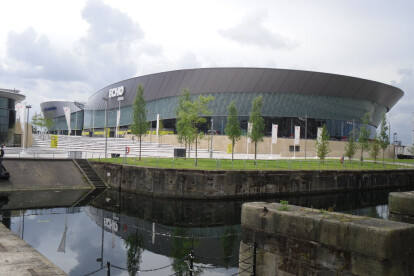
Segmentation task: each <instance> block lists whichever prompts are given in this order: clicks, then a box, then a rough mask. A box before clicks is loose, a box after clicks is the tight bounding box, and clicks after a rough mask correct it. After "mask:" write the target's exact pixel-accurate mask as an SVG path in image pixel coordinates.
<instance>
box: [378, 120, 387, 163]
mask: <svg viewBox="0 0 414 276" xmlns="http://www.w3.org/2000/svg"><path fill="white" fill-rule="evenodd" d="M378 139H379V143H380V147H381V149H382V162H384V155H385V150H386V149H387V147H388V145H389V144H390V137H389V136H388V124H387V117H386V116H385V113H384V114H382V121H381V126H380V134H379V137H378Z"/></svg>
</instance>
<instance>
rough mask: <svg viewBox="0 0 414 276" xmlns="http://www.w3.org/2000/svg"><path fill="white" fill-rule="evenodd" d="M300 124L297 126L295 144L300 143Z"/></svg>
mask: <svg viewBox="0 0 414 276" xmlns="http://www.w3.org/2000/svg"><path fill="white" fill-rule="evenodd" d="M299 139H300V126H295V145H299Z"/></svg>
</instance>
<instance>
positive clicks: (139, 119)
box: [131, 84, 149, 160]
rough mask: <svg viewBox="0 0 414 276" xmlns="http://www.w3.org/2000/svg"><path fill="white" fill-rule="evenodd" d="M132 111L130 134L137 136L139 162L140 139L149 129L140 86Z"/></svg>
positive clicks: (140, 86)
mask: <svg viewBox="0 0 414 276" xmlns="http://www.w3.org/2000/svg"><path fill="white" fill-rule="evenodd" d="M132 109H133V113H132V125H131V133H132V134H135V135H137V137H138V139H139V160H141V142H142V137H143V136H144V135H145V134H146V133H147V131H148V129H149V122H147V107H146V102H145V99H144V87H143V86H142V84H140V85H139V86H138V89H137V94H136V95H135V100H134V104H133V105H132Z"/></svg>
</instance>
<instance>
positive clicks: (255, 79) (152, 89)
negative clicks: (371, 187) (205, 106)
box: [85, 68, 404, 110]
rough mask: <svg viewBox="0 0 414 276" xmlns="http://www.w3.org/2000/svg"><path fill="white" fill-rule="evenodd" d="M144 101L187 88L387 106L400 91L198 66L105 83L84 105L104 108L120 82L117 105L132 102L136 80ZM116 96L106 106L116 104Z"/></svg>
mask: <svg viewBox="0 0 414 276" xmlns="http://www.w3.org/2000/svg"><path fill="white" fill-rule="evenodd" d="M140 83H141V84H142V85H143V86H144V88H145V92H144V96H145V98H146V100H147V101H152V100H157V99H160V98H166V97H174V96H179V95H181V94H182V90H183V89H184V88H188V89H189V90H190V91H191V94H209V93H225V92H243V93H276V94H304V95H321V96H333V97H342V98H351V99H356V100H365V101H370V102H373V103H376V104H379V105H382V106H385V107H386V108H387V109H388V110H389V109H391V108H392V107H393V106H394V105H395V104H396V103H397V101H398V100H399V99H400V98H401V97H402V96H403V95H404V93H403V91H402V90H401V89H399V88H396V87H393V86H391V85H388V84H384V83H380V82H376V81H371V80H365V79H361V78H355V77H349V76H343V75H336V74H328V73H320V72H311V71H301V70H286V69H268V68H199V69H186V70H176V71H169V72H162V73H156V74H150V75H145V76H140V77H135V78H131V79H127V80H123V81H120V82H117V83H114V84H111V85H108V86H106V87H104V88H102V89H101V90H99V91H98V92H96V93H95V94H93V95H92V96H91V97H90V98H89V100H88V103H87V104H86V106H85V109H88V110H91V109H105V104H106V102H105V100H104V99H103V97H105V98H108V93H109V89H112V88H117V87H120V86H124V91H125V92H124V100H123V101H121V106H128V105H131V104H132V103H133V100H134V97H135V94H136V90H137V87H138V85H139V84H140ZM118 104H119V103H118V101H117V98H116V97H113V98H109V101H108V108H116V107H118Z"/></svg>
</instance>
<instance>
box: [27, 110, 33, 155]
mask: <svg viewBox="0 0 414 276" xmlns="http://www.w3.org/2000/svg"><path fill="white" fill-rule="evenodd" d="M26 108H27V121H26V149H27V148H28V146H27V145H28V142H29V111H30V108H32V106H31V105H26Z"/></svg>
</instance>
